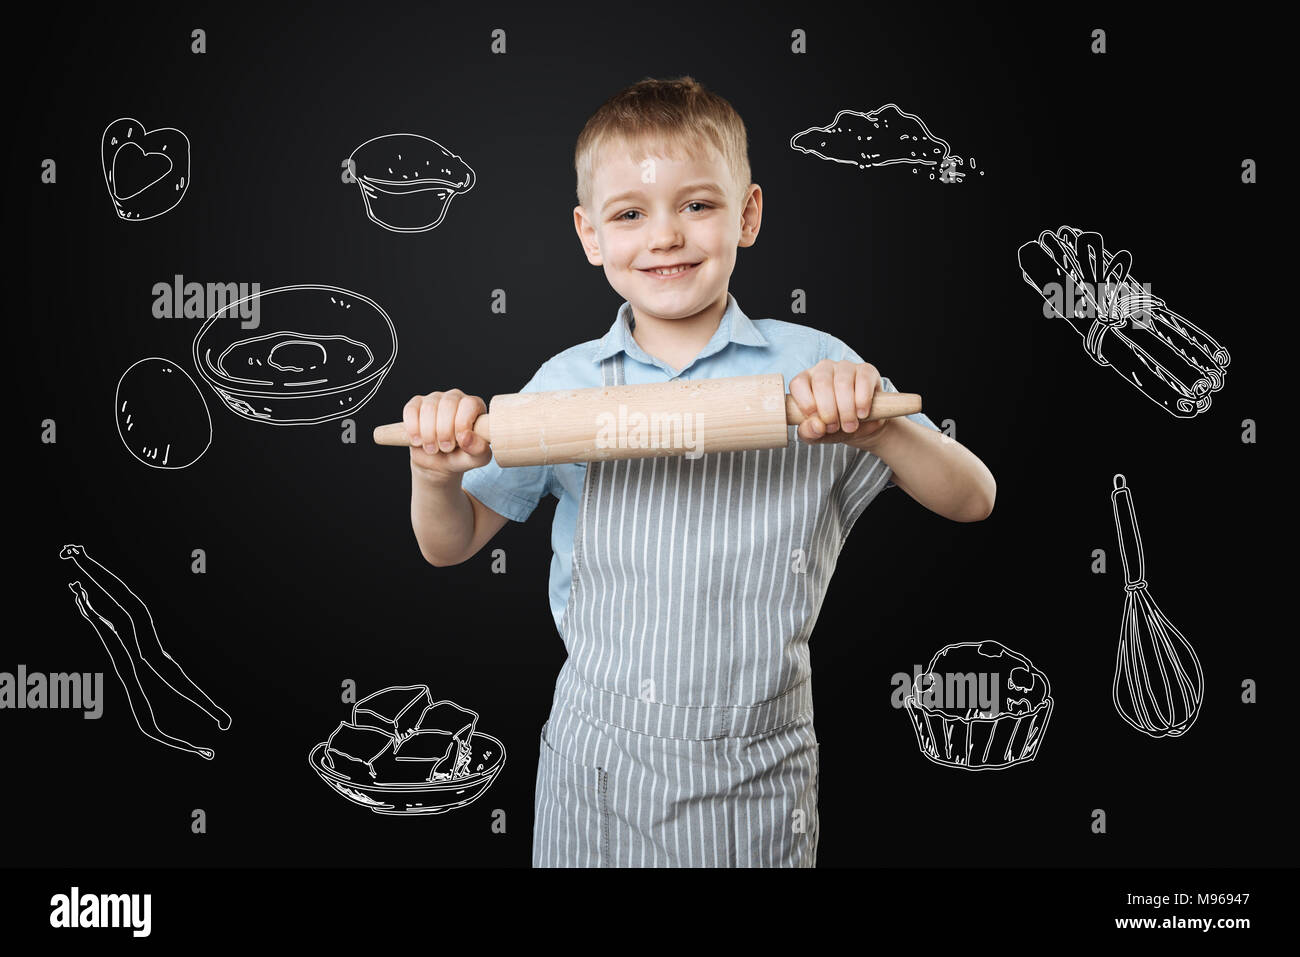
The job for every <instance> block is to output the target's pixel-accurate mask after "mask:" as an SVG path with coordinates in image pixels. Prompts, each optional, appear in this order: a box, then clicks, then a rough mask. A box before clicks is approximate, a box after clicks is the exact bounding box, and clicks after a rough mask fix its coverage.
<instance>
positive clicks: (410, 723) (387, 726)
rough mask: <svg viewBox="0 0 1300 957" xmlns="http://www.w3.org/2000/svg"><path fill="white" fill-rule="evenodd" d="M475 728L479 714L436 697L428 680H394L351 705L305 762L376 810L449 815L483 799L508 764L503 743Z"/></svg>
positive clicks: (403, 814)
mask: <svg viewBox="0 0 1300 957" xmlns="http://www.w3.org/2000/svg"><path fill="white" fill-rule="evenodd" d="M477 725H478V714H477V713H475V712H473V711H470V710H469V709H468V708H462V707H461V706H460V705H458V704H456V702H454V701H434V700H433V697H432V696H431V695H430V693H429V688H428V686H427V685H397V686H394V687H391V688H384V689H382V690H381V691H376V692H375V693H374V694H371V695H368V696H367V697H365V698H362V699H361V700H360V701H358V702H357V703H356V704H354V705H353V706H352V715H351V719H350V720H348V721H343V722H340V723H339V726H338V727H337V728H335V729H334V731H333V733H331V734H330V736H329V739H328V740H326V741H322V742H320V743H319V744H317V745H316V746H315V747H314V748H312V750H311V753H310V754H308V756H307V763H308V764H309V765H311V768H312V770H314V771H315V772H316V773H317V774H318V775H320V779H321V780H322V781H324V782H325V783H326V784H328V785H329V786H330V788H332V789H333V790H334V791H335V792H337V793H338V794H340V795H342V796H343V797H345V798H347V799H348V800H349V801H351V802H352V803H353V804H359V805H361V806H362V807H366V808H369V809H370V810H372V811H374V812H375V813H376V814H386V815H391V816H401V817H412V816H422V815H429V814H445V813H446V812H447V811H454V810H455V809H457V808H462V807H465V805H467V804H470V803H471V802H473V801H475V800H476V799H478V798H479V797H481V796H482V795H483V793H484V792H485V791H487V789H488V788H489V787H491V786H492V782H493V781H495V780H496V777H497V775H498V774H499V773H500V771H501V769H502V768H503V767H505V763H506V749H505V745H503V744H502V743H501V742H500V741H499V740H497V739H496V738H494V737H493V736H492V735H490V734H484V733H483V732H482V731H479V730H478V727H477Z"/></svg>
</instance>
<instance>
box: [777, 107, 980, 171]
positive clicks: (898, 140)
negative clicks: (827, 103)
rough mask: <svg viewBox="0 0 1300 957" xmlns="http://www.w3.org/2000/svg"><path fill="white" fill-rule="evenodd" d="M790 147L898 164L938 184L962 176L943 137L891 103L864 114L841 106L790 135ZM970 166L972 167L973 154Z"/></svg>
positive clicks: (868, 163) (863, 162) (858, 162)
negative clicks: (820, 122) (820, 123)
mask: <svg viewBox="0 0 1300 957" xmlns="http://www.w3.org/2000/svg"><path fill="white" fill-rule="evenodd" d="M790 148H791V149H794V150H797V151H798V152H800V153H809V154H811V155H813V156H816V157H819V158H820V159H824V160H831V161H833V162H836V163H848V164H850V165H853V166H856V167H857V168H858V169H871V168H873V167H877V166H900V165H901V166H910V167H911V169H912V172H913V174H917V175H919V174H920V173H922V172H927V173H928V174H929V178H930V179H937V180H938V181H939V182H941V183H960V182H961V181H962V180H963V179H965V178H966V173H965V172H964V171H962V170H961V169H960V167H962V166H964V165H965V160H963V159H962V158H961V157H960V156H957V155H956V154H955V153H953V152H952V148H951V147H950V146H949V145H948V141H947V140H944V139H942V138H940V137H938V136H935V135H934V134H933V133H931V132H930V129H929V127H927V126H926V125H925V121H924V120H923V119H921V118H920V117H919V116H916V115H915V114H912V113H906V112H904V111H903V110H901V109H899V108H898V106H897V105H896V104H894V103H886V104H885V105H884V106H882V107H879V108H878V109H874V110H872V111H871V112H869V113H860V112H858V111H857V110H840V111H839V113H837V114H835V119H833V120H831V122H830V123H828V124H826V125H825V126H814V127H811V128H809V129H806V130H802V131H800V132H798V133H796V134H794V136H792V137H790ZM970 168H971V169H972V170H973V169H974V168H975V160H974V159H972V160H971V161H970ZM980 175H981V176H983V175H984V171H983V170H980Z"/></svg>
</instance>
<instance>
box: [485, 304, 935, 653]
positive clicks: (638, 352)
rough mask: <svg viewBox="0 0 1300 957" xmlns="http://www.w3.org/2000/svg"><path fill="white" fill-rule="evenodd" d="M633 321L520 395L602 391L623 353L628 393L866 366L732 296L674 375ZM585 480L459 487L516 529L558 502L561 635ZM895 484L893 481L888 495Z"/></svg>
mask: <svg viewBox="0 0 1300 957" xmlns="http://www.w3.org/2000/svg"><path fill="white" fill-rule="evenodd" d="M631 321H632V304H631V303H629V302H624V303H623V305H622V306H620V307H619V310H618V315H617V317H616V318H615V319H614V324H613V325H612V326H611V327H610V329H609V332H607V333H605V335H604V337H603V338H601V339H591V340H589V341H587V342H583V343H580V344H578V345H576V346H573V347H571V348H569V349H566V350H564V351H563V352H561V353H560V354H559V355H556V356H552V357H551V358H550V359H548V360H546V362H544V363H543V364H542V367H541V368H540V369H538V370H537V372H536V373H534V374H533V377H532V378H531V379H529V380H528V383H527V385H525V386H524V387H523V388H522V389H520V390H519V391H520V392H550V391H553V390H555V389H588V388H596V387H599V386H600V385H601V384H602V383H601V374H600V363H601V360H602V359H605V358H606V357H608V356H611V355H614V354H616V353H618V352H626V353H627V355H626V357H625V359H624V363H623V365H624V375H625V377H626V381H627V384H628V385H641V384H643V383H648V382H669V381H672V380H674V379H721V378H726V377H728V376H741V375H760V374H764V373H772V372H779V373H781V375H782V376H783V377H784V379H785V383H786V387H787V390H788V388H789V384H790V380H791V379H793V378H794V377H795V376H797V375H798V374H799V373H800V372H803V371H804V370H805V369H810V368H811V367H813V366H815V365H816V364H817V363H818V362H820V361H821V360H822V359H834V360H836V361H839V360H843V359H847V360H849V361H850V362H859V363H860V362H864V361H865V360H864V359H863V358H862V357H861V356H859V355H858V354H857V353H856V352H854V351H853V350H852V349H851V348H849V347H848V346H847V345H846V344H845V343H843V342H842V341H840V340H839V339H837V338H836V337H835V336H832V335H830V334H829V333H825V332H821V331H820V330H818V329H814V328H812V327H811V326H801V325H799V324H797V323H793V322H783V321H782V320H780V319H756V320H755V319H750V318H749V317H748V316H746V315H745V314H744V312H742V311H741V309H740V303H738V302H737V301H736V297H735V296H733V295H732V294H731V293H730V292H728V293H727V309H726V311H725V312H724V313H723V314H722V321H721V322H719V323H718V328H717V331H716V332H714V334H713V338H712V339H710V340H709V342H708V344H707V345H706V346H705V347H704V348H703V349H702V350H701V351H700V354H699V355H697V356H696V357H695V358H694V359H692V360H691V361H690V362H688V363H687V364H686V366H685V368H682V369H674V368H673V367H672V366H670V365H669V364H668V363H666V362H664V361H663V360H662V359H657V358H655V357H654V356H652V355H649V354H648V353H647V352H646V351H645V350H644V349H642V348H641V346H640V345H638V344H637V341H636V339H634V338H633V337H632V329H631ZM881 388H883V389H885V390H886V391H889V392H897V391H899V390H898V389H896V388H895V387H894V385H893V383H891V382H890V381H889V379H886V378H885V377H884V376H883V375H882V376H881ZM908 418H909V419H911V420H912V421H914V422H917V423H919V424H921V425H924V426H927V427H928V428H931V429H935V430H936V431H937V427H936V426H935V424H934V423H933V422H931V421H930V419H929V418H928V417H927V416H926V415H924V414H923V413H920V412H918V413H916V414H915V415H910V416H908ZM796 441H801V440H796ZM586 474H587V464H586V463H585V462H575V463H563V464H560V465H521V466H514V467H511V468H505V469H503V468H502V467H501V466H499V465H498V464H497V462H496V459H495V458H494V459H493V460H492V461H490V462H488V464H487V465H485V466H483V467H482V468H477V469H471V470H470V471H468V472H466V473H465V474H464V476H463V477H462V480H461V485H462V487H463V488H464V489H465V491H467V492H469V493H470V494H471V495H473V496H474V497H475V498H476V499H478V500H479V501H480V502H482V503H483V504H484V505H486V506H487V507H488V508H490V509H492V510H493V511H494V512H497V513H498V514H500V515H504V516H505V517H506V518H508V519H511V520H512V521H516V522H523V521H526V520H527V519H528V517H529V516H530V515H532V514H533V510H534V509H535V508H537V505H538V503H539V502H540V501H541V500H542V496H544V495H547V494H551V495H554V496H555V497H556V498H557V499H559V504H558V505H557V506H556V507H555V519H554V521H553V523H552V525H551V548H552V550H553V552H554V554H553V556H552V558H551V580H550V602H551V614H552V615H553V616H554V617H555V627H556V628H557V629H558V628H559V627H560V621H561V619H562V618H563V617H564V609H565V606H566V605H567V604H568V601H569V585H570V583H571V581H572V572H571V566H572V561H573V538H574V535H575V534H576V532H577V529H578V503H579V502H580V501H581V499H582V485H583V480H584V479H585V477H586ZM893 484H894V483H893V482H892V481H891V482H889V484H888V485H887V486H886V487H887V488H888V487H892V486H893Z"/></svg>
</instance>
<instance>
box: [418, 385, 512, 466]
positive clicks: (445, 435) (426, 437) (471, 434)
mask: <svg viewBox="0 0 1300 957" xmlns="http://www.w3.org/2000/svg"><path fill="white" fill-rule="evenodd" d="M486 413H487V405H486V404H485V403H484V402H483V400H482V399H480V398H479V397H478V396H476V395H466V394H465V393H464V392H462V391H460V389H451V390H449V391H447V392H430V393H429V394H428V395H417V396H413V397H412V398H411V401H410V402H408V403H406V407H405V408H404V409H402V424H403V425H404V426H406V433H407V435H409V436H410V438H411V465H412V467H414V468H418V469H421V470H423V471H424V472H426V473H427V474H428V475H429V477H430V478H436V479H439V480H444V481H445V480H447V479H451V478H457V479H459V476H460V475H461V473H463V472H468V471H469V470H470V469H476V468H480V467H481V466H484V465H487V464H488V462H490V461H492V447H491V446H490V445H488V443H487V442H486V441H484V439H483V437H482V436H481V435H479V434H478V433H477V432H475V431H474V429H473V425H474V420H475V419H477V418H478V417H479V416H480V415H484V414H486Z"/></svg>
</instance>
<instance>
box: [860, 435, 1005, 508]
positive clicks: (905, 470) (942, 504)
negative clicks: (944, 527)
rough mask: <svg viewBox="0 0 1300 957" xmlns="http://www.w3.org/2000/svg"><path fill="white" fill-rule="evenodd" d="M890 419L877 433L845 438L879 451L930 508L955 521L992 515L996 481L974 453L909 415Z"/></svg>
mask: <svg viewBox="0 0 1300 957" xmlns="http://www.w3.org/2000/svg"><path fill="white" fill-rule="evenodd" d="M885 421H886V423H887V424H886V425H885V427H884V428H882V429H880V430H879V431H878V432H876V433H874V434H872V435H869V436H866V437H865V438H861V439H859V438H855V437H846V438H845V440H844V441H846V442H847V443H848V444H849V445H852V446H854V447H856V448H859V449H863V450H865V451H867V452H871V453H873V454H874V455H876V456H878V457H879V458H880V459H881V460H882V461H883V462H884V463H885V464H886V465H888V466H889V468H890V470H891V471H892V472H893V473H894V475H893V480H894V484H895V485H897V486H898V487H899V488H901V489H902V490H903V491H904V492H906V493H907V494H908V495H910V496H911V497H912V498H914V499H915V500H916V501H918V502H920V503H921V504H922V505H924V506H925V507H926V508H928V509H929V510H930V511H932V512H934V513H936V514H938V515H942V516H943V517H944V518H948V519H952V520H953V521H954V522H978V521H982V520H983V519H986V518H988V517H989V515H990V514H991V513H992V511H993V502H994V499H996V497H997V482H996V481H994V479H993V473H992V472H990V471H989V470H988V467H987V466H986V465H985V464H984V463H983V462H981V461H980V460H979V458H977V457H976V456H975V454H974V453H972V452H971V451H970V450H969V449H967V448H966V447H965V446H964V445H962V444H961V443H959V442H957V441H956V440H955V439H952V438H949V437H948V436H946V435H944V434H943V433H942V432H936V431H934V430H933V429H927V428H926V427H925V426H922V425H917V424H916V423H915V422H912V421H911V420H909V419H907V418H897V419H888V420H885Z"/></svg>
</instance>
